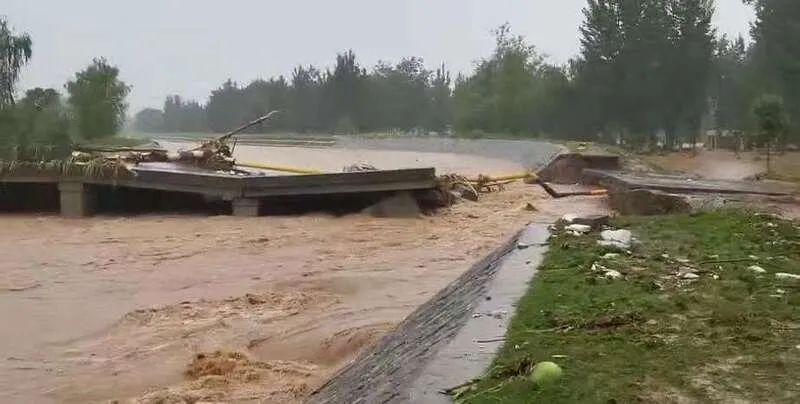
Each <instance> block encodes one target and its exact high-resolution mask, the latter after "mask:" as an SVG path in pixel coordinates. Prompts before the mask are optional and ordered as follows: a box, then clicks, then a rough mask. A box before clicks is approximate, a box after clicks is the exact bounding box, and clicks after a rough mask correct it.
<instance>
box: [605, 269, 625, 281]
mask: <svg viewBox="0 0 800 404" xmlns="http://www.w3.org/2000/svg"><path fill="white" fill-rule="evenodd" d="M603 276H604V277H606V278H608V279H619V278H622V274H621V273H620V272H619V271H615V270H613V269H608V270H606V273H605V274H603Z"/></svg>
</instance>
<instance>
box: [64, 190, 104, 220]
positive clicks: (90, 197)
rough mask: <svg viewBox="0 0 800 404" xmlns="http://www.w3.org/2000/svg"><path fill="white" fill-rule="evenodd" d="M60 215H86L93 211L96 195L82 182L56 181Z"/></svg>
mask: <svg viewBox="0 0 800 404" xmlns="http://www.w3.org/2000/svg"><path fill="white" fill-rule="evenodd" d="M58 191H59V196H60V206H61V215H62V216H64V217H86V216H91V215H92V213H94V209H95V205H96V203H97V201H96V195H95V193H94V190H92V189H91V187H90V186H89V185H87V184H86V183H84V182H76V181H62V182H59V183H58Z"/></svg>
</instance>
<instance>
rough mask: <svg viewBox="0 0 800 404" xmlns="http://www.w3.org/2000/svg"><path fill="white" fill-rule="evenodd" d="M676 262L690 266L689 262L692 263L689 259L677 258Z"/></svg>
mask: <svg viewBox="0 0 800 404" xmlns="http://www.w3.org/2000/svg"><path fill="white" fill-rule="evenodd" d="M675 261H678V262H680V263H681V264H688V263H689V262H691V261H689V259H688V258H675Z"/></svg>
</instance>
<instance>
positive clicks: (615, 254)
mask: <svg viewBox="0 0 800 404" xmlns="http://www.w3.org/2000/svg"><path fill="white" fill-rule="evenodd" d="M600 258H602V259H604V260H613V259H614V258H619V254H617V253H608V254H606V255H604V256H602V257H600Z"/></svg>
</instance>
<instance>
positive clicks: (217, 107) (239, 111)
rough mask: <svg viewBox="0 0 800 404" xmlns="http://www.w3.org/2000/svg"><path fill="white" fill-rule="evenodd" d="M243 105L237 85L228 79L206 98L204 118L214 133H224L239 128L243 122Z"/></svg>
mask: <svg viewBox="0 0 800 404" xmlns="http://www.w3.org/2000/svg"><path fill="white" fill-rule="evenodd" d="M245 105H246V100H245V97H244V94H243V92H242V90H241V89H240V88H239V85H238V84H237V83H236V82H234V81H232V80H230V79H228V80H227V81H225V83H223V84H222V86H221V87H220V88H218V89H216V90H214V91H212V92H211V96H210V97H209V98H208V104H207V105H206V116H207V118H208V125H209V128H210V129H211V130H212V131H214V132H225V131H228V130H231V129H232V128H236V127H238V126H240V125H241V124H242V123H243V122H244V121H245V118H244V117H245V112H244V110H245Z"/></svg>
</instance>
